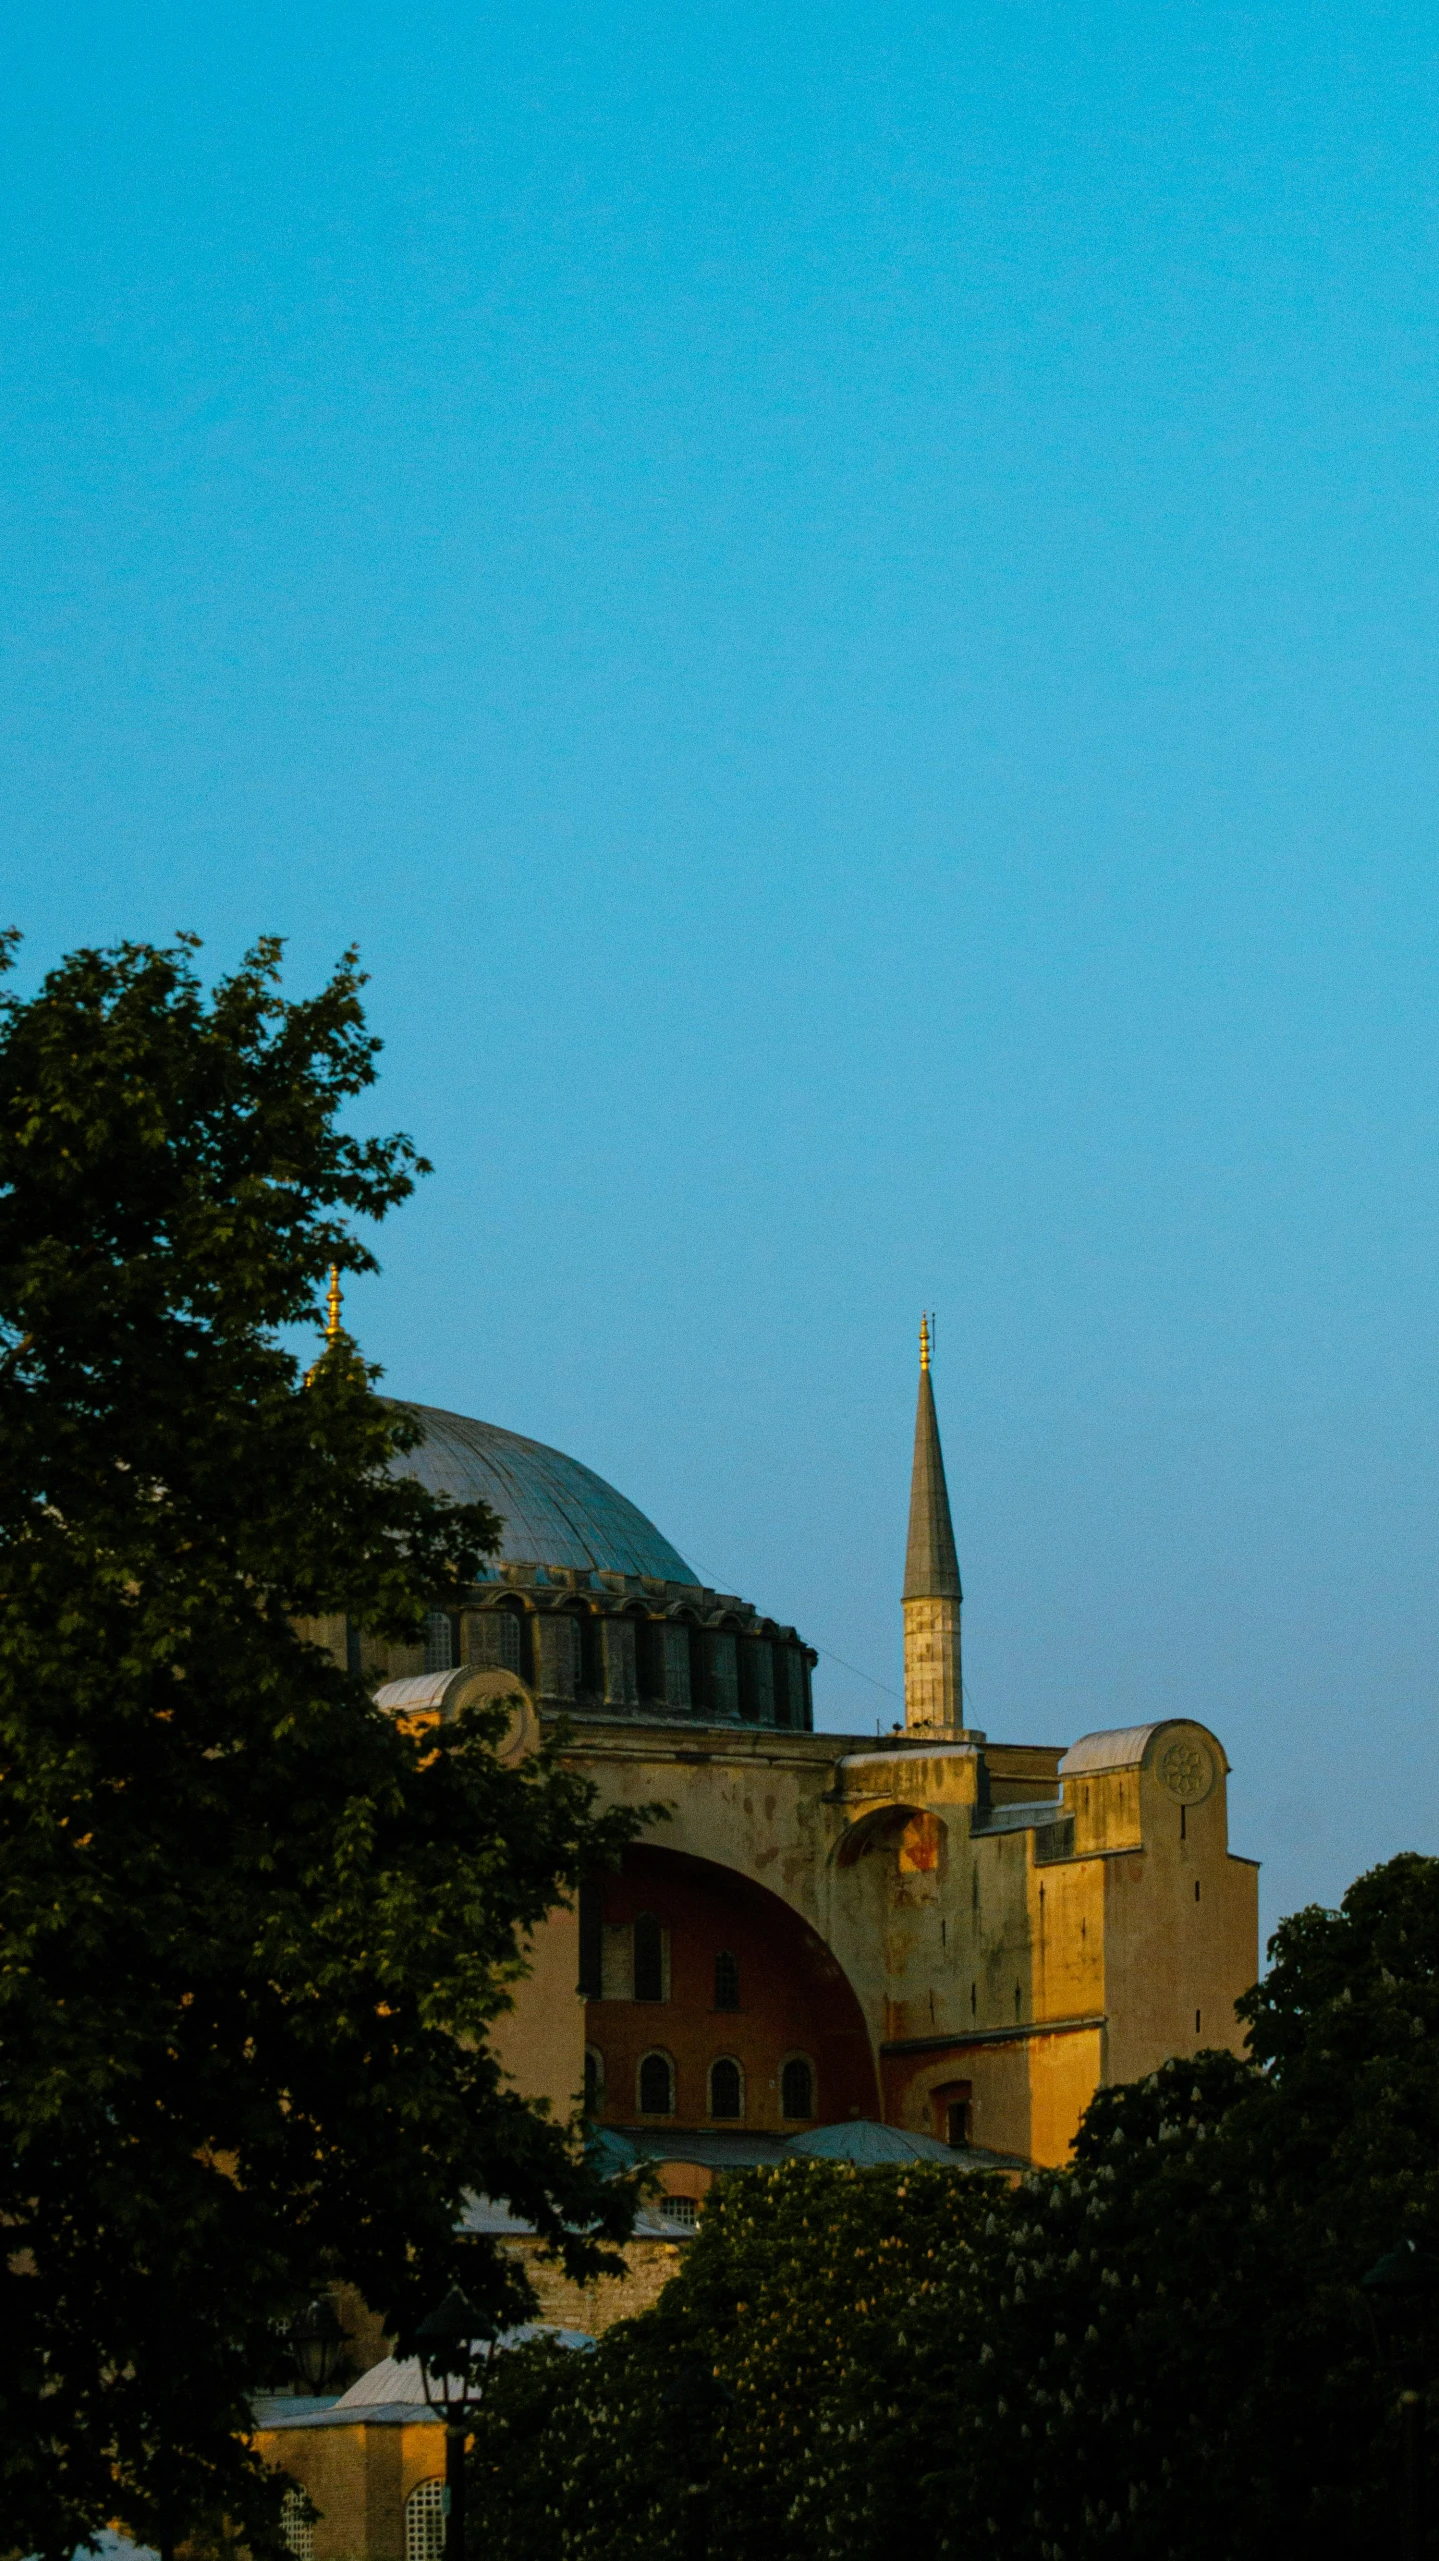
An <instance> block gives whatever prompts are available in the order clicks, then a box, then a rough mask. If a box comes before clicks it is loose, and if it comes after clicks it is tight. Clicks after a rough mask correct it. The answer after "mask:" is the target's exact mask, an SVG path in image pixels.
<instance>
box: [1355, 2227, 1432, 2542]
mask: <svg viewBox="0 0 1439 2561" xmlns="http://www.w3.org/2000/svg"><path fill="white" fill-rule="evenodd" d="M1360 2284H1361V2286H1362V2288H1363V2292H1364V2301H1365V2306H1366V2309H1367V2311H1368V2314H1369V2321H1370V2327H1371V2328H1372V2330H1373V2333H1374V2345H1375V2348H1376V2349H1377V2351H1378V2353H1379V2356H1380V2358H1381V2360H1382V2361H1383V2362H1384V2363H1385V2364H1386V2365H1388V2366H1389V2368H1390V2370H1391V2372H1392V2373H1393V2375H1394V2377H1395V2379H1396V2381H1397V2382H1398V2384H1399V2416H1400V2424H1401V2426H1402V2429H1403V2432H1404V2541H1403V2551H1404V2561H1424V2386H1425V2384H1426V2383H1427V2382H1428V2380H1429V2370H1430V2365H1431V2363H1432V2352H1431V2343H1430V2329H1431V2315H1432V2310H1433V2305H1434V2298H1435V2295H1436V2293H1439V2259H1436V2258H1435V2257H1434V2256H1433V2254H1432V2252H1430V2251H1428V2250H1421V2249H1420V2248H1419V2246H1418V2243H1417V2242H1415V2241H1410V2240H1404V2241H1401V2242H1400V2243H1399V2246H1398V2248H1397V2249H1394V2250H1386V2252H1385V2254H1384V2256H1383V2258H1382V2259H1376V2260H1375V2262H1374V2265H1373V2267H1372V2268H1370V2269H1368V2270H1367V2272H1366V2274H1365V2275H1364V2276H1363V2277H1362V2278H1361V2279H1360Z"/></svg>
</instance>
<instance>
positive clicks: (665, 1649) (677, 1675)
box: [654, 1619, 694, 1714]
mask: <svg viewBox="0 0 1439 2561" xmlns="http://www.w3.org/2000/svg"><path fill="white" fill-rule="evenodd" d="M655 1634H656V1636H657V1637H658V1639H659V1642H658V1644H657V1645H656V1647H655V1649H654V1650H655V1656H656V1657H657V1658H658V1659H657V1664H656V1669H657V1672H658V1686H657V1688H656V1693H655V1694H656V1696H657V1697H658V1698H659V1699H660V1700H661V1701H662V1702H663V1704H664V1705H665V1706H666V1707H675V1708H680V1709H682V1710H684V1712H685V1713H686V1714H687V1713H688V1712H689V1710H690V1708H691V1707H692V1706H693V1704H694V1682H693V1677H692V1673H691V1667H690V1631H689V1629H688V1627H687V1626H686V1625H685V1622H684V1620H683V1619H679V1620H674V1619H669V1620H666V1621H665V1622H664V1624H663V1625H662V1626H660V1627H658V1628H657V1629H656V1630H655Z"/></svg>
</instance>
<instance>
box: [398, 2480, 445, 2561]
mask: <svg viewBox="0 0 1439 2561" xmlns="http://www.w3.org/2000/svg"><path fill="white" fill-rule="evenodd" d="M444 2553H445V2485H444V2483H443V2481H417V2482H416V2484H415V2487H414V2488H413V2490H412V2491H411V2492H410V2495H409V2497H408V2498H407V2500H406V2501H405V2561H444Z"/></svg>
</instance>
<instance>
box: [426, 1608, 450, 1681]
mask: <svg viewBox="0 0 1439 2561" xmlns="http://www.w3.org/2000/svg"><path fill="white" fill-rule="evenodd" d="M454 1668H455V1641H454V1631H453V1629H452V1628H451V1626H450V1622H449V1619H448V1617H447V1616H446V1614H445V1612H444V1611H443V1610H426V1612H425V1669H426V1671H427V1672H452V1671H453V1670H454Z"/></svg>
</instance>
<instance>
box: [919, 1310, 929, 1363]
mask: <svg viewBox="0 0 1439 2561" xmlns="http://www.w3.org/2000/svg"><path fill="white" fill-rule="evenodd" d="M919 1365H920V1368H921V1369H928V1367H929V1318H928V1316H921V1318H920V1320H919Z"/></svg>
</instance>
